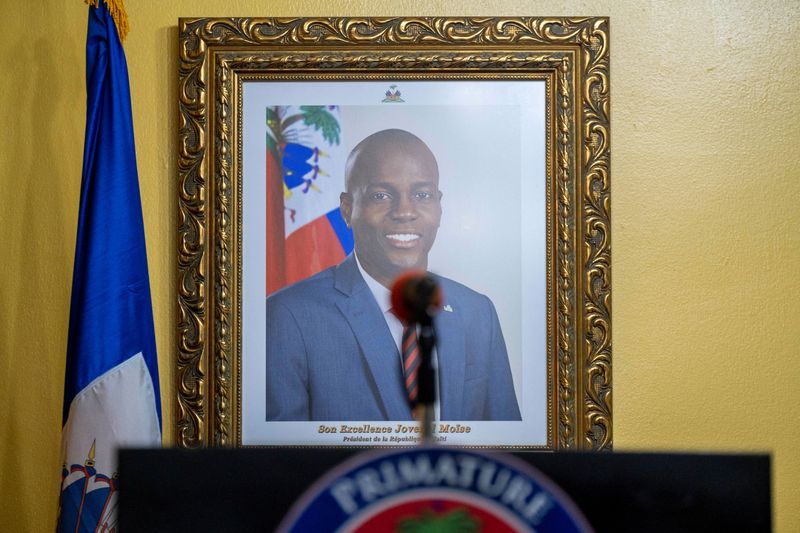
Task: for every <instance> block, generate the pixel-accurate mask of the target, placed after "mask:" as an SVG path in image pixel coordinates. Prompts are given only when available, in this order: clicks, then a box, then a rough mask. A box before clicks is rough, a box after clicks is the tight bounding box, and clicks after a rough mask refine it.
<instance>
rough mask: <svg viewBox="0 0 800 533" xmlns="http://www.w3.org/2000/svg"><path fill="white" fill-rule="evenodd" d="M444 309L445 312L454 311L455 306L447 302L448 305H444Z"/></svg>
mask: <svg viewBox="0 0 800 533" xmlns="http://www.w3.org/2000/svg"><path fill="white" fill-rule="evenodd" d="M442 310H443V311H444V312H445V313H452V312H453V308H452V307H451V306H450V304H447V305H445V306H444V307H442Z"/></svg>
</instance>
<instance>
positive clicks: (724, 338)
mask: <svg viewBox="0 0 800 533" xmlns="http://www.w3.org/2000/svg"><path fill="white" fill-rule="evenodd" d="M127 4H128V6H127V7H128V11H129V15H130V21H131V27H132V31H131V34H130V36H129V38H128V41H127V43H126V46H125V47H126V52H127V56H128V63H129V69H130V78H131V91H132V95H133V109H134V123H135V128H136V143H137V151H138V165H139V174H140V182H141V191H142V199H143V204H144V218H145V225H146V232H147V239H148V252H149V264H150V275H151V285H152V293H153V298H154V302H153V305H154V314H155V320H156V336H157V344H158V350H159V353H160V355H161V365H160V370H161V382H162V390H163V391H164V397H163V402H164V424H165V430H166V436H167V439H168V441H169V440H171V438H172V425H173V422H174V402H173V399H172V396H171V394H169V390H170V385H171V384H172V383H173V382H174V376H173V372H172V359H171V357H172V354H173V351H174V350H173V346H174V341H175V334H174V330H175V316H176V309H175V305H174V287H175V281H176V276H175V270H176V262H175V255H176V253H175V244H176V239H175V225H176V220H177V210H176V205H177V200H176V190H177V188H176V164H175V159H176V157H175V154H176V142H175V139H176V130H177V114H176V113H177V104H176V95H177V73H176V71H177V68H176V67H177V45H176V40H177V29H176V25H177V19H178V17H179V16H220V15H280V16H289V15H306V16H312V15H486V14H491V15H607V16H610V17H611V36H612V38H611V58H612V62H611V65H612V66H611V68H612V78H611V91H612V92H611V99H612V100H611V102H612V129H611V131H612V163H611V165H612V167H611V168H612V200H613V204H612V205H613V219H612V220H613V234H612V237H613V245H614V248H613V268H614V271H613V273H614V279H613V291H614V342H615V344H614V397H615V398H614V417H615V418H614V432H615V446H616V449H617V450H631V449H637V450H640V449H648V450H704V451H706V450H713V451H728V450H736V451H751V450H753V451H769V452H772V454H773V460H774V463H773V469H774V516H775V525H776V528H775V530H776V531H778V532H786V533H788V532H790V531H800V514H798V512H797V510H798V509H799V508H800V454H798V453H797V443H798V442H800V414H798V412H797V411H796V410H795V407H796V405H797V404H798V402H800V366H798V365H797V364H796V360H795V359H794V358H795V357H798V355H800V350H798V348H797V346H798V344H797V336H798V334H799V333H800V318H799V317H800V298H798V296H800V282H798V277H797V276H795V274H794V268H795V266H796V265H797V264H798V263H800V231H798V229H797V228H798V226H800V208H798V207H797V205H796V204H797V201H798V198H800V149H798V145H799V144H800V103H799V102H800V101H799V100H798V96H799V93H798V89H797V80H798V79H800V40H798V39H797V35H798V34H800V4H798V3H797V2H795V1H793V0H787V1H773V2H769V1H766V0H765V1H761V2H757V1H750V2H721V1H698V2H688V1H685V2H678V1H672V2H655V1H651V2H640V1H636V0H624V1H623V0H620V1H593V2H580V1H564V2H541V1H538V0H536V1H522V0H493V1H491V2H489V1H480V2H479V1H472V2H469V1H467V0H462V1H458V0H457V1H455V2H444V1H441V0H428V1H425V2H412V1H409V0H400V1H393V2H390V1H387V0H377V1H376V0H373V1H371V2H366V1H354V2H351V1H347V2H345V1H343V0H331V1H326V2H323V1H321V0H295V1H288V0H276V1H273V2H255V1H245V0H226V1H223V0H208V1H205V2H199V3H198V2H196V1H188V0H180V1H178V0H176V1H173V2H166V3H165V2H141V1H135V0H129V1H128V2H127ZM0 20H3V21H4V27H5V29H4V31H3V32H1V33H0V43H2V46H0V67H2V71H3V72H4V75H3V76H2V77H0V116H2V119H1V120H2V122H0V143H1V145H2V150H0V153H1V154H2V155H0V200H1V201H2V209H0V243H2V257H3V263H2V272H3V273H4V275H5V276H6V277H5V281H4V282H3V283H2V284H0V405H2V406H3V409H2V412H0V529H3V530H9V531H47V530H51V529H52V527H53V526H54V524H55V518H56V512H57V493H58V479H59V471H60V464H59V443H60V424H61V420H60V418H61V402H62V383H63V374H64V352H65V346H66V332H67V320H68V314H69V294H70V284H71V279H72V261H73V253H74V246H75V231H76V225H77V209H78V193H79V185H80V174H81V158H82V147H83V127H84V113H85V103H84V100H85V96H84V91H85V85H84V41H85V35H86V8H85V6H84V5H83V3H82V2H80V1H78V0H75V1H73V2H64V1H63V0H61V1H56V0H46V1H45V0H43V1H41V2H28V3H24V2H2V5H1V6H0Z"/></svg>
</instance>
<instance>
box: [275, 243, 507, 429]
mask: <svg viewBox="0 0 800 533" xmlns="http://www.w3.org/2000/svg"><path fill="white" fill-rule="evenodd" d="M437 280H438V281H439V283H440V285H441V287H442V292H443V294H444V300H445V302H444V303H445V304H447V305H448V306H449V309H452V311H450V312H447V311H443V312H441V313H439V314H438V315H437V317H436V319H435V326H436V333H437V337H438V344H437V348H436V351H437V358H438V366H439V405H440V411H441V415H440V416H441V419H442V420H519V419H520V412H519V407H518V405H517V399H516V395H515V394H514V384H513V382H512V379H511V370H510V368H509V364H508V355H507V353H506V346H505V341H504V340H503V334H502V332H501V330H500V323H499V321H498V319H497V313H496V311H495V309H494V305H492V302H491V301H490V300H489V299H488V298H487V297H486V296H483V295H482V294H479V293H477V292H475V291H473V290H471V289H469V288H467V287H465V286H463V285H461V284H459V283H456V282H454V281H452V280H449V279H446V278H437ZM266 305H267V324H266V326H267V329H266V336H267V352H266V353H267V356H266V357H267V391H266V402H267V420H320V421H330V420H343V421H345V420H361V421H378V420H398V421H403V420H412V417H411V411H410V409H409V407H408V402H407V400H406V392H405V388H404V385H403V377H402V371H401V368H400V367H401V364H400V355H399V353H398V349H397V346H396V345H395V343H394V339H393V338H392V335H391V333H390V332H389V327H388V326H387V325H386V320H385V319H384V317H383V314H382V313H381V310H380V308H379V307H378V304H377V302H376V301H375V298H374V297H373V295H372V293H371V292H370V290H369V288H368V287H367V284H366V282H364V280H363V278H362V277H361V273H360V272H359V271H358V266H357V265H356V262H355V258H354V256H352V255H350V256H349V257H347V259H345V260H344V261H343V262H342V263H340V264H338V265H337V266H335V267H332V268H329V269H327V270H324V271H322V272H320V273H319V274H317V275H315V276H312V277H310V278H308V279H305V280H303V281H300V282H298V283H296V284H294V285H291V286H289V287H286V288H284V289H282V290H280V291H278V292H276V293H275V294H273V295H272V296H270V297H269V298H267V304H266Z"/></svg>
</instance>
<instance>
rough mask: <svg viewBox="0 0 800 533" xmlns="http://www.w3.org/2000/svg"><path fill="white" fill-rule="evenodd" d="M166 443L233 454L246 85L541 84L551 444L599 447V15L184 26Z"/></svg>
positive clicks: (603, 240)
mask: <svg viewBox="0 0 800 533" xmlns="http://www.w3.org/2000/svg"><path fill="white" fill-rule="evenodd" d="M179 25H180V30H179V47H180V69H179V77H180V80H179V92H180V95H179V120H180V126H179V153H178V172H179V195H178V198H179V217H180V221H179V225H178V239H179V249H178V309H179V317H178V347H177V353H176V367H177V424H176V443H177V445H178V446H180V447H186V448H195V447H202V446H233V445H238V444H239V443H240V427H241V409H240V406H239V405H238V402H239V395H240V393H241V376H240V373H239V367H240V364H241V361H240V357H241V338H240V334H239V332H240V320H241V316H240V310H239V303H238V302H239V298H240V295H241V281H240V275H239V271H240V264H239V254H240V250H241V232H240V224H241V211H240V209H239V206H240V197H241V180H240V179H239V176H240V174H239V173H240V162H239V160H238V157H239V154H241V134H240V133H239V131H238V130H239V126H238V124H239V118H240V114H241V87H242V85H241V84H242V82H243V80H246V79H258V78H260V77H261V78H263V77H264V76H268V77H269V78H270V79H282V80H318V79H350V78H352V79H370V78H372V79H390V78H391V79H402V78H413V79H480V78H488V79H529V78H531V77H534V76H537V77H539V78H546V79H547V81H548V95H549V96H548V99H549V101H548V128H549V130H550V131H549V132H548V137H549V141H548V149H547V159H548V161H547V168H548V182H549V183H548V190H549V191H550V192H549V194H552V195H553V197H554V201H553V202H548V206H552V207H550V209H549V211H550V212H549V213H548V218H549V220H548V228H549V231H550V232H551V238H550V240H551V241H552V242H553V243H554V252H553V253H552V254H551V253H550V251H549V250H548V256H551V255H552V257H549V260H548V263H549V266H548V278H550V279H548V294H549V295H550V296H549V297H548V300H549V302H548V313H547V314H548V337H552V338H551V339H550V340H548V345H549V346H548V357H547V358H548V365H549V368H548V375H549V376H550V377H548V389H549V390H548V446H547V447H548V448H550V449H580V450H609V449H611V446H612V427H611V245H610V190H609V78H608V74H609V49H608V45H609V34H608V25H609V21H608V19H607V18H602V17H598V18H535V17H519V18H517V17H515V18H505V17H504V18H449V17H419V18H305V19H303V18H295V19H288V18H287V19H283V18H215V19H208V18H204V19H181V20H180V22H179Z"/></svg>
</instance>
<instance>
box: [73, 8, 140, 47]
mask: <svg viewBox="0 0 800 533" xmlns="http://www.w3.org/2000/svg"><path fill="white" fill-rule="evenodd" d="M84 1H85V2H86V3H87V4H89V5H90V6H94V7H98V5H99V3H100V2H101V0H84ZM102 1H103V2H105V3H106V6H107V7H108V12H109V13H110V14H111V18H112V19H114V24H116V26H117V33H118V34H119V40H120V41H124V40H125V37H127V36H128V31H129V30H130V26H128V14H127V13H126V12H125V2H123V0H102Z"/></svg>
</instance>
